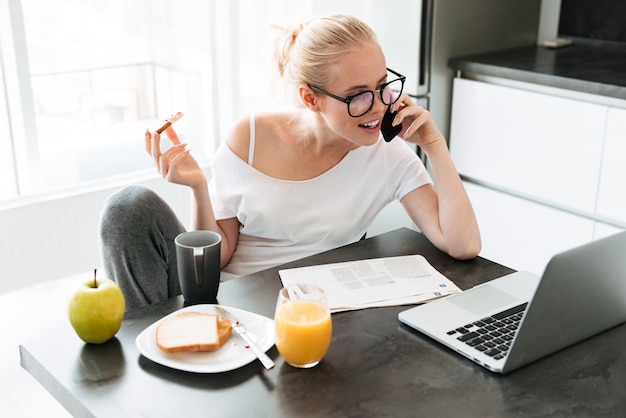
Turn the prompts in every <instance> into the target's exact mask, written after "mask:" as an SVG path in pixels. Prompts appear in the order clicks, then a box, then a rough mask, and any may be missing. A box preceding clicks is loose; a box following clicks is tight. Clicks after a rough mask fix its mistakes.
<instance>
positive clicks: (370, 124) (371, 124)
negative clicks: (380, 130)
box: [359, 119, 380, 129]
mask: <svg viewBox="0 0 626 418" xmlns="http://www.w3.org/2000/svg"><path fill="white" fill-rule="evenodd" d="M379 124H380V119H376V120H373V121H371V122H367V123H361V124H359V126H361V127H363V128H367V129H375V128H377V127H378V125H379Z"/></svg>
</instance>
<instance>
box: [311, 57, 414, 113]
mask: <svg viewBox="0 0 626 418" xmlns="http://www.w3.org/2000/svg"><path fill="white" fill-rule="evenodd" d="M387 71H389V72H390V73H392V74H393V75H395V76H397V77H398V78H396V79H395V80H391V81H389V82H387V83H385V84H383V85H381V86H380V87H379V88H377V89H376V90H375V91H374V90H367V91H362V92H361V93H358V94H355V95H353V96H348V97H340V96H336V95H334V94H332V93H329V92H327V91H326V90H322V89H321V88H319V87H315V86H312V85H310V84H309V87H310V88H311V89H312V90H315V91H317V92H319V93H322V94H325V95H326V96H329V97H332V98H333V99H336V100H339V101H340V102H344V103H345V104H347V105H348V114H349V115H350V116H352V117H353V118H358V117H359V116H363V115H364V114H366V113H367V112H369V111H370V109H371V108H372V106H373V105H374V95H375V94H376V91H378V92H379V93H380V100H381V101H382V102H383V103H384V104H386V105H392V104H394V103H395V102H396V101H398V99H399V98H400V95H401V94H402V89H403V88H404V81H405V80H406V77H405V76H403V75H402V74H400V73H397V72H395V71H393V70H392V69H389V68H387Z"/></svg>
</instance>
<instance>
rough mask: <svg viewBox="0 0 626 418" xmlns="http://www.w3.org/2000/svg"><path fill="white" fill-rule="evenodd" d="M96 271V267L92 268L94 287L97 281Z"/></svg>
mask: <svg viewBox="0 0 626 418" xmlns="http://www.w3.org/2000/svg"><path fill="white" fill-rule="evenodd" d="M97 272H98V269H93V287H94V289H95V288H96V287H98V282H96V273H97Z"/></svg>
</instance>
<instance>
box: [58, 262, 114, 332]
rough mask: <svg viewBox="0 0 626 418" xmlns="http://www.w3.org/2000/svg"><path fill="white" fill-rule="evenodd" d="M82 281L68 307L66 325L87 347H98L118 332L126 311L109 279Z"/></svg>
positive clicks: (94, 278)
mask: <svg viewBox="0 0 626 418" xmlns="http://www.w3.org/2000/svg"><path fill="white" fill-rule="evenodd" d="M93 276H94V277H93V279H90V280H86V281H85V282H83V283H82V284H81V285H80V286H79V288H78V289H77V290H76V292H75V293H74V295H73V296H72V298H71V299H70V305H69V317H70V323H71V324H72V327H73V328H74V331H76V334H77V335H78V337H79V338H80V339H81V340H83V341H85V342H86V343H91V344H102V343H104V342H106V341H108V340H110V339H111V338H112V337H113V336H114V335H115V334H116V333H117V331H119V329H120V326H121V325H122V318H123V317H124V310H125V309H126V301H125V300H124V295H123V294H122V291H121V290H120V288H119V286H118V285H117V283H115V282H114V281H113V280H109V279H100V278H96V271H95V270H94V275H93Z"/></svg>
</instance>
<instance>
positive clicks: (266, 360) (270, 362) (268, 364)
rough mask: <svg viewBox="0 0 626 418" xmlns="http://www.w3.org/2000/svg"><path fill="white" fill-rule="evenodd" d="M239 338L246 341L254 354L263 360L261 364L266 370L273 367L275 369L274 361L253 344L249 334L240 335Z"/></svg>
mask: <svg viewBox="0 0 626 418" xmlns="http://www.w3.org/2000/svg"><path fill="white" fill-rule="evenodd" d="M239 336H240V337H241V338H243V339H244V341H245V342H246V343H247V344H248V345H249V346H250V348H251V349H252V351H254V354H256V356H257V357H258V358H259V360H261V363H263V366H265V368H266V369H268V370H269V369H271V368H272V367H274V361H273V360H272V359H271V358H269V356H268V355H267V354H265V353H264V352H263V351H261V350H260V349H259V347H257V345H256V344H255V343H253V342H252V340H251V339H250V337H249V336H248V334H246V333H245V332H244V333H241V334H239Z"/></svg>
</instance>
